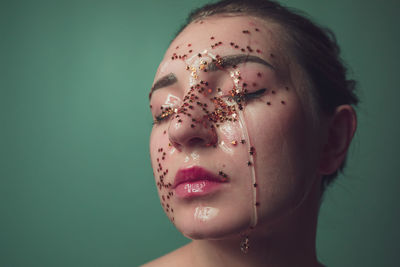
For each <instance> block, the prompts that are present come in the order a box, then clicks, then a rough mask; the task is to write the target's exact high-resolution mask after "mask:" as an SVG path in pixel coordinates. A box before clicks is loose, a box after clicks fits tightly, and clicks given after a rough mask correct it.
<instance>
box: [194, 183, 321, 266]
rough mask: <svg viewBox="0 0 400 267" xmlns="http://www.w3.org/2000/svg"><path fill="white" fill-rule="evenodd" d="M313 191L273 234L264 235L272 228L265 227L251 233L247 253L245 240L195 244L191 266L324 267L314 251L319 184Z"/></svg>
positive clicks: (208, 241) (198, 241)
mask: <svg viewBox="0 0 400 267" xmlns="http://www.w3.org/2000/svg"><path fill="white" fill-rule="evenodd" d="M314 187H316V188H313V189H312V190H311V192H310V194H308V196H307V198H306V199H305V200H304V202H303V203H302V204H301V205H300V206H299V207H298V208H297V209H296V210H295V211H293V212H292V213H291V214H290V215H288V216H285V218H284V219H282V220H280V221H279V222H278V223H276V224H275V225H274V226H272V228H273V229H274V230H273V231H268V233H265V231H262V229H266V228H271V226H269V227H268V226H263V225H259V226H257V227H256V228H255V229H254V230H252V232H251V233H250V234H249V245H250V248H249V250H248V253H246V254H244V253H242V252H241V251H240V242H241V241H243V239H244V237H237V238H232V239H228V240H226V239H224V240H194V241H192V243H190V244H189V245H188V246H189V247H188V249H189V251H190V253H189V254H190V257H191V261H190V262H193V263H195V264H193V266H268V267H272V266H273V267H278V266H279V267H281V266H308V267H309V266H322V265H321V264H319V263H318V261H317V257H316V249H315V239H316V228H317V217H318V210H319V201H320V190H319V183H315V184H314ZM260 229H261V230H260ZM188 256H189V255H188ZM221 264H222V265H221Z"/></svg>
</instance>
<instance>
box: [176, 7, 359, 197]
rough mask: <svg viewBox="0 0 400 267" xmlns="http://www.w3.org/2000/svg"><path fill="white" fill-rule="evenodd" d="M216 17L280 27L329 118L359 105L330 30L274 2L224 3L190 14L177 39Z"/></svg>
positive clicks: (328, 180)
mask: <svg viewBox="0 0 400 267" xmlns="http://www.w3.org/2000/svg"><path fill="white" fill-rule="evenodd" d="M215 15H232V16H245V15H250V16H255V17H259V18H261V19H264V20H268V21H272V22H275V23H277V24H278V25H280V26H282V28H283V29H284V31H285V33H286V34H287V36H288V38H289V39H288V40H289V45H290V46H291V48H292V52H293V53H294V55H295V57H296V58H297V61H298V63H299V64H300V65H301V66H302V68H303V69H304V71H305V73H306V75H307V77H308V80H309V82H310V84H311V86H312V88H313V92H311V94H312V95H313V96H314V98H315V100H316V103H317V106H318V109H319V110H321V111H322V112H324V113H325V114H328V115H331V114H333V113H334V111H335V109H336V107H338V106H340V105H343V104H349V105H353V106H356V105H357V104H358V101H359V100H358V97H357V95H356V94H355V92H354V91H355V87H356V82H355V81H354V80H352V79H347V76H348V73H347V67H346V66H345V64H344V63H343V61H342V60H341V58H340V48H339V46H338V43H337V41H336V37H335V35H334V33H333V32H332V31H331V30H330V29H328V28H325V27H321V26H319V25H318V24H316V23H315V22H313V21H312V20H311V19H310V18H308V17H307V16H306V15H305V14H304V13H301V12H300V11H298V10H294V9H292V8H288V7H284V6H282V5H281V4H279V3H277V2H275V1H271V0H223V1H219V2H216V3H210V4H206V5H204V6H203V7H200V8H198V9H195V10H193V11H192V12H191V13H190V14H189V16H188V18H187V20H186V23H185V24H184V25H183V26H182V27H181V28H180V30H179V31H178V33H177V34H176V35H178V34H179V33H180V32H181V31H183V29H185V28H186V26H188V25H189V24H190V23H192V22H194V21H197V20H202V19H206V18H208V17H211V16H215ZM345 162H346V160H344V162H343V163H342V165H341V166H340V168H339V169H338V170H336V171H335V172H334V173H332V174H329V175H325V176H324V177H323V180H322V183H321V190H322V191H324V190H325V189H326V187H327V186H328V185H329V184H331V182H332V181H333V180H334V179H335V178H336V177H337V175H338V172H339V171H340V172H342V171H343V168H344V166H345Z"/></svg>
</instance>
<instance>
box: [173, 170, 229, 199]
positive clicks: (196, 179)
mask: <svg viewBox="0 0 400 267" xmlns="http://www.w3.org/2000/svg"><path fill="white" fill-rule="evenodd" d="M226 182H227V179H226V178H225V177H223V176H219V175H214V174H213V173H211V172H209V171H207V170H206V169H203V168H201V167H198V166H194V167H190V168H187V169H181V170H179V171H178V172H177V174H176V176H175V180H174V185H173V187H172V188H173V189H175V192H176V194H177V196H178V197H181V198H188V197H195V196H203V195H207V194H209V193H211V192H214V191H215V190H217V189H218V188H219V187H220V186H221V185H222V184H223V183H226Z"/></svg>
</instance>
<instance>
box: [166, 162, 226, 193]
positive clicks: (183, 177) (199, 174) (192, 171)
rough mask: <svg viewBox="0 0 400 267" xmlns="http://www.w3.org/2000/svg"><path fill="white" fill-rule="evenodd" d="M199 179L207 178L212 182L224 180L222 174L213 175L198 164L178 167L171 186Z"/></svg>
mask: <svg viewBox="0 0 400 267" xmlns="http://www.w3.org/2000/svg"><path fill="white" fill-rule="evenodd" d="M199 180H208V181H214V182H220V183H222V182H226V178H224V177H223V176H218V175H215V174H213V173H211V172H209V171H207V170H206V169H204V168H202V167H198V166H193V167H190V168H186V169H180V170H179V171H178V172H177V173H176V175H175V180H174V184H173V186H172V188H175V187H177V186H178V185H179V184H181V183H185V182H194V181H199Z"/></svg>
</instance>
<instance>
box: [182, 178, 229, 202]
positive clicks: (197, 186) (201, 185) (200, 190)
mask: <svg viewBox="0 0 400 267" xmlns="http://www.w3.org/2000/svg"><path fill="white" fill-rule="evenodd" d="M221 186H222V183H219V182H215V181H209V180H199V181H195V182H185V183H181V184H179V185H178V186H177V187H176V188H175V193H176V195H177V196H178V197H181V198H190V197H197V196H204V195H208V194H210V193H212V192H214V191H216V190H217V189H218V188H219V187H221Z"/></svg>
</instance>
